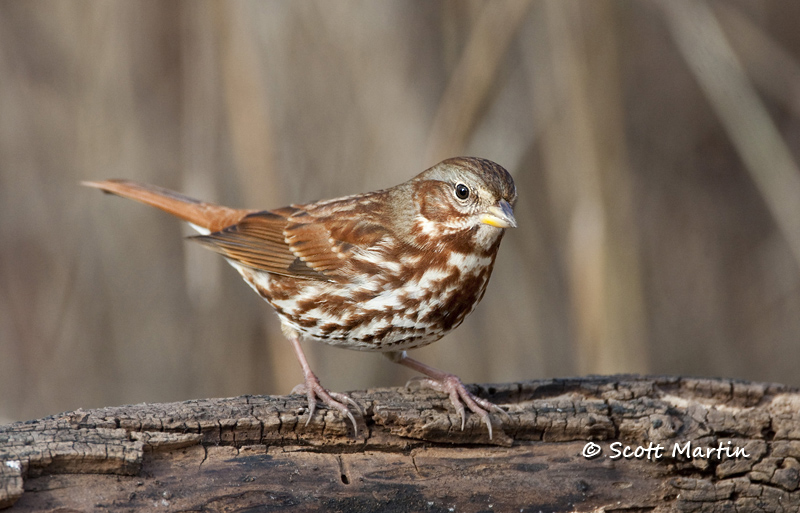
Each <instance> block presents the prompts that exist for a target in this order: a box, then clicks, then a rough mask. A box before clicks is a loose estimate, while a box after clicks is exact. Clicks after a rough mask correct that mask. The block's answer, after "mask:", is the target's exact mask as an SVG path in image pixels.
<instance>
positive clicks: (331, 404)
mask: <svg viewBox="0 0 800 513" xmlns="http://www.w3.org/2000/svg"><path fill="white" fill-rule="evenodd" d="M315 377H316V376H315ZM292 394H305V395H306V397H308V418H307V419H306V424H305V425H306V426H308V424H309V422H311V418H312V417H313V416H314V412H315V411H316V410H317V402H318V401H319V402H321V403H322V404H324V405H325V406H327V407H328V408H333V409H334V410H338V411H339V412H341V413H342V415H345V416H346V417H347V418H348V419H350V422H351V423H352V424H353V436H355V437H358V425H357V424H356V419H355V417H353V414H352V413H351V412H350V409H349V408H348V407H347V405H348V404H349V405H351V406H353V407H354V408H355V409H356V410H358V413H359V415H361V416H362V417H363V416H364V410H362V409H361V406H360V405H359V404H358V403H357V402H355V401H354V400H353V399H351V398H350V397H348V396H347V395H345V394H340V393H338V392H329V391H327V390H325V388H324V387H323V386H322V385H321V384H320V383H319V380H317V379H306V382H305V383H304V384H300V385H297V386H296V387H294V388H293V389H292Z"/></svg>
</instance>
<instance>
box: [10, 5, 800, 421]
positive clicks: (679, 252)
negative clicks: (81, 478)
mask: <svg viewBox="0 0 800 513" xmlns="http://www.w3.org/2000/svg"><path fill="white" fill-rule="evenodd" d="M799 19H800V3H798V2H788V1H777V0H776V1H758V2H756V1H744V0H741V1H728V2H710V3H708V4H706V3H697V2H695V1H677V0H676V1H662V2H633V1H628V2H625V1H613V2H612V1H606V0H593V1H585V2H580V1H574V0H549V1H539V0H532V1H522V0H511V1H499V0H498V1H493V2H486V1H476V0H470V1H454V0H445V1H382V2H370V1H337V2H328V1H281V2H277V1H273V2H266V1H264V2H262V1H226V2H221V1H220V2H212V1H200V0H197V1H195V0H185V1H174V2H159V1H155V0H148V1H141V0H131V1H125V2H101V1H89V0H87V1H60V2H51V1H38V0H37V1H25V2H23V1H15V0H2V1H0V236H1V240H2V244H1V245H0V418H2V419H4V420H18V419H27V418H34V417H39V416H43V415H46V414H50V413H55V412H57V411H63V410H69V409H75V408H78V407H98V406H105V405H114V404H121V403H134V402H142V401H147V402H156V401H170V400H181V399H190V398H198V397H212V396H216V397H219V396H231V395H237V394H246V393H252V394H258V393H272V394H277V393H287V392H288V391H289V390H290V389H291V388H292V387H293V386H294V385H295V384H297V383H299V382H300V380H301V374H300V371H299V366H298V365H297V363H296V361H295V359H294V356H293V355H292V354H291V349H290V346H289V344H288V343H286V342H285V341H284V339H283V338H282V336H281V334H280V330H279V327H278V323H277V318H276V317H275V315H274V314H273V313H272V312H271V310H270V308H269V306H268V305H266V304H265V303H263V302H262V301H261V300H260V299H258V297H257V296H256V295H255V294H253V293H252V292H251V290H250V289H249V288H248V287H247V286H246V285H245V284H244V283H243V282H242V281H241V280H240V279H239V277H238V275H237V274H236V273H235V272H234V270H233V269H231V268H229V267H227V265H226V264H225V263H224V261H223V260H222V259H221V258H219V257H218V256H217V255H214V254H212V253H211V252H208V251H206V250H204V249H203V248H201V247H200V246H198V245H194V244H191V243H188V242H185V241H184V240H182V237H181V235H183V234H188V233H189V230H188V229H187V228H186V227H184V226H183V225H182V224H181V223H179V222H178V221H176V220H175V219H172V218H170V217H168V216H167V215H165V214H162V213H160V212H158V211H155V210H153V209H150V208H146V207H144V206H141V205H138V204H135V203H133V202H129V201H123V200H119V199H116V198H112V197H108V196H102V195H100V194H98V193H97V192H96V191H93V190H89V189H85V188H82V187H80V186H78V182H79V181H80V180H86V179H101V178H110V177H126V178H133V179H137V180H143V181H147V182H151V183H155V184H159V185H162V186H166V187H170V188H174V189H178V190H181V191H184V192H186V193H188V194H190V195H194V196H196V197H199V198H203V199H207V200H213V201H218V202H222V203H224V204H228V205H231V206H241V207H263V208H268V207H278V206H282V205H284V204H287V203H290V202H303V201H310V200H313V199H318V198H325V197H333V196H337V195H344V194H349V193H355V192H360V191H364V190H369V189H375V188H381V187H386V186H391V185H394V184H396V183H399V182H401V181H404V180H406V179H407V178H410V177H411V176H413V175H415V174H416V173H418V172H420V171H422V170H423V169H425V168H426V167H429V166H430V165H432V164H434V163H436V162H437V161H439V160H440V159H442V158H444V157H448V156H454V155H475V156H482V157H486V158H490V159H493V160H496V161H497V162H499V163H501V164H502V165H504V166H505V167H506V168H508V169H509V170H510V171H511V173H512V174H513V176H514V178H515V180H516V182H517V187H518V190H519V196H520V201H519V204H518V208H517V217H518V220H519V225H520V227H519V228H518V229H516V230H513V231H511V232H510V233H509V234H508V235H507V236H506V239H505V241H504V244H503V247H502V249H501V252H500V256H499V258H498V263H497V267H496V270H495V275H494V277H493V280H492V282H491V284H490V286H489V290H488V292H487V294H486V298H485V299H484V301H483V303H482V305H481V306H480V307H479V308H478V310H477V311H476V312H475V313H474V314H473V315H472V316H471V318H469V319H468V320H467V322H466V323H465V324H464V325H463V326H462V327H461V328H460V329H459V330H457V331H456V332H455V333H453V334H452V335H450V336H448V337H447V338H445V339H443V340H442V341H440V342H438V343H437V344H434V345H432V346H430V347H428V348H425V349H422V350H419V351H416V352H415V354H416V355H417V356H418V357H420V358H421V359H423V360H424V361H426V362H428V363H430V364H432V365H435V366H438V367H441V368H444V369H446V370H449V371H452V372H455V373H457V374H459V375H460V376H461V377H462V378H463V379H464V380H465V381H467V382H487V381H508V380H524V379H532V378H541V377H549V376H568V375H581V374H588V373H616V372H640V373H664V374H675V375H703V376H728V377H738V378H747V379H755V380H768V381H779V382H783V383H787V384H793V385H800V374H798V368H799V367H800V214H797V215H795V214H796V213H798V212H800V210H798V207H800V190H798V189H800V186H798V183H800V172H798V170H797V166H796V161H797V157H798V155H800V123H799V122H798V121H799V120H800V61H799V60H798V59H800V31H798V30H797V20H799ZM306 347H307V349H308V352H309V353H310V355H309V356H310V359H311V361H312V365H313V367H314V368H315V369H316V370H317V372H318V374H319V375H320V378H321V379H322V382H323V383H324V384H325V385H327V386H328V387H330V388H332V389H334V390H340V391H343V390H348V389H355V388H365V387H370V386H378V385H399V384H402V383H403V382H404V381H405V380H406V379H407V378H408V377H410V374H408V373H407V372H406V371H404V370H403V369H400V368H398V366H396V365H393V364H391V363H390V362H388V361H385V360H384V359H383V358H382V357H380V356H379V355H377V354H370V353H357V352H351V351H343V350H339V349H334V348H328V347H323V346H319V345H315V344H312V343H308V344H306Z"/></svg>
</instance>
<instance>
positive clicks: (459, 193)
mask: <svg viewBox="0 0 800 513" xmlns="http://www.w3.org/2000/svg"><path fill="white" fill-rule="evenodd" d="M456 198H458V199H460V200H465V199H467V198H469V187H467V186H466V185H464V184H463V183H459V184H456Z"/></svg>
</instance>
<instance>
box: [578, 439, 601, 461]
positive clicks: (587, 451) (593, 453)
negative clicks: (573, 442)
mask: <svg viewBox="0 0 800 513" xmlns="http://www.w3.org/2000/svg"><path fill="white" fill-rule="evenodd" d="M601 452H603V448H602V447H600V446H599V445H597V444H596V443H594V442H589V443H588V444H586V445H584V446H583V450H582V451H581V454H582V455H583V457H584V458H586V459H587V460H590V459H592V458H595V457H597V456H599V455H600V453H601Z"/></svg>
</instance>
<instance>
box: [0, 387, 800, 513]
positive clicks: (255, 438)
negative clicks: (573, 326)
mask: <svg viewBox="0 0 800 513" xmlns="http://www.w3.org/2000/svg"><path fill="white" fill-rule="evenodd" d="M475 391H476V392H477V393H479V394H480V395H482V396H484V397H486V398H488V399H490V400H492V401H494V402H496V403H498V404H501V405H503V407H504V408H505V409H506V410H507V411H508V413H509V417H508V418H500V417H495V418H494V430H495V436H494V438H493V439H492V440H489V438H488V435H487V430H486V427H485V426H484V425H482V424H481V422H480V419H478V418H477V416H475V415H468V418H467V422H466V427H465V429H464V430H463V431H462V430H461V424H460V420H459V418H458V416H457V415H456V413H455V412H454V411H453V409H452V407H451V406H450V405H449V402H448V400H447V398H446V397H444V396H442V395H440V394H437V393H434V392H429V391H425V390H415V391H413V392H409V391H406V390H404V389H378V390H369V391H366V392H355V393H352V394H351V396H352V397H353V399H354V400H355V401H356V402H358V404H360V405H361V407H362V408H363V410H364V416H363V417H361V418H359V426H358V435H357V436H355V437H354V436H353V433H352V427H351V426H350V425H349V423H348V421H347V419H344V418H342V416H341V415H339V414H338V413H337V412H333V411H330V410H325V409H323V408H320V409H318V412H317V413H316V414H315V415H314V417H313V418H312V419H311V422H310V423H309V424H308V425H306V420H307V410H306V408H305V398H304V397H302V396H287V397H270V396H243V397H236V398H231V399H209V400H197V401H187V402H183V403H170V404H139V405H132V406H121V407H113V408H102V409H98V410H87V411H83V410H78V411H75V412H70V413H64V414H61V415H56V416H52V417H47V418H44V419H41V420H37V421H31V422H25V423H16V424H11V425H7V426H0V507H8V506H11V505H12V504H13V505H14V511H16V510H19V511H29V510H37V511H42V510H44V511H48V510H49V511H84V510H113V511H119V510H123V511H145V510H153V509H156V508H158V509H164V510H168V511H179V510H204V511H205V510H214V511H216V510H226V511H227V510H242V509H248V508H256V509H258V510H265V511H275V510H282V509H289V508H291V510H292V511H318V510H332V511H492V510H493V511H521V510H522V511H539V510H542V511H594V510H601V509H602V510H603V511H606V512H611V511H797V510H800V490H799V489H798V483H799V482H800V464H799V463H798V460H800V392H799V391H798V390H797V389H794V388H790V387H786V386H782V385H776V384H764V383H750V382H744V381H733V380H724V379H686V378H674V377H637V376H614V377H588V378H580V379H554V380H542V381H532V382H525V383H514V384H506V385H491V386H489V385H486V386H479V387H475ZM687 443H688V444H689V445H687ZM659 446H660V447H662V448H663V449H662V450H660V451H659V450H658V447H659ZM625 447H628V448H629V450H630V451H632V452H633V453H634V455H636V456H639V457H633V456H632V457H625V456H624V455H623V456H619V457H615V456H616V455H617V451H620V452H621V451H622V450H623V448H625ZM676 447H677V448H678V452H677V453H675V448H676ZM597 448H599V449H601V451H602V453H601V454H599V455H597V456H595V457H593V458H587V457H586V456H585V454H586V453H587V452H590V451H589V450H590V449H597ZM687 448H689V449H690V451H689V452H688V455H687V453H685V452H682V451H685V450H686V449H687ZM648 449H649V450H648ZM697 451H701V452H702V455H700V454H699V453H698V452H697Z"/></svg>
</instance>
